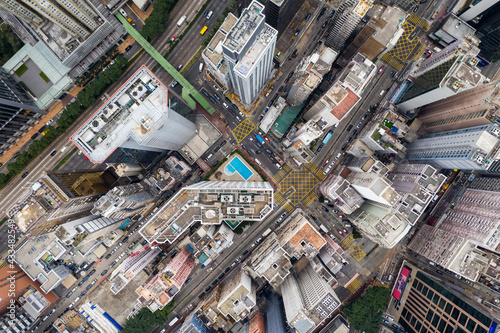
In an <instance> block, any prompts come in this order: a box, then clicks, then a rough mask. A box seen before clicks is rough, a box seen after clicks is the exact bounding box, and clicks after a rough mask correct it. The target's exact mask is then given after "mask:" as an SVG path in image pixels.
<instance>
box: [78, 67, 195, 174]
mask: <svg viewBox="0 0 500 333" xmlns="http://www.w3.org/2000/svg"><path fill="white" fill-rule="evenodd" d="M185 108H186V106H185V105H184V104H183V102H182V101H181V100H179V99H178V98H176V97H175V96H173V95H169V94H168V89H167V88H166V87H165V86H164V85H163V84H162V83H161V82H160V81H159V80H158V78H156V76H154V74H153V73H152V72H151V71H150V70H149V69H148V68H147V67H146V66H141V68H139V69H138V70H137V72H135V73H134V75H132V77H131V78H130V79H129V80H128V81H127V82H125V84H123V86H122V87H120V89H118V90H117V91H116V92H115V93H114V94H113V96H111V97H110V98H109V99H108V100H107V101H106V102H105V103H104V104H103V105H102V106H101V108H100V109H99V110H98V111H97V112H96V113H94V114H93V115H92V117H90V118H89V120H88V121H87V122H86V123H85V124H84V125H83V126H82V127H80V129H79V130H77V131H76V132H75V134H74V135H73V136H72V138H71V140H72V141H73V143H74V144H75V145H76V146H77V147H78V148H79V149H80V150H81V151H82V152H83V153H84V154H85V155H87V156H88V157H89V159H90V160H91V161H92V162H94V163H102V162H106V163H118V162H119V163H145V164H149V163H151V162H152V161H154V160H155V159H156V158H157V157H158V156H159V155H161V154H162V153H164V152H166V151H167V150H179V149H180V148H182V146H183V145H184V144H185V143H186V142H187V141H188V140H189V139H190V138H191V137H192V136H194V135H195V134H196V126H195V124H194V123H192V122H191V121H189V120H187V119H186V118H184V117H183V116H181V115H180V114H179V113H178V112H179V111H185V110H184V109H185Z"/></svg>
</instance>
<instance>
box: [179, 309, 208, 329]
mask: <svg viewBox="0 0 500 333" xmlns="http://www.w3.org/2000/svg"><path fill="white" fill-rule="evenodd" d="M179 332H180V333H210V330H209V329H208V327H207V326H206V325H205V324H204V323H203V322H202V321H201V320H200V318H198V316H197V315H196V313H195V312H194V311H193V312H191V313H190V314H189V315H188V316H187V317H186V319H185V320H184V323H183V324H182V326H181V329H180V330H179Z"/></svg>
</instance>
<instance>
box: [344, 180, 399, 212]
mask: <svg viewBox="0 0 500 333" xmlns="http://www.w3.org/2000/svg"><path fill="white" fill-rule="evenodd" d="M346 180H347V181H348V182H349V183H350V184H351V186H352V188H354V189H355V190H356V192H358V193H359V195H361V197H362V198H363V199H365V200H371V201H375V202H378V203H380V204H382V205H387V206H394V205H395V204H396V203H397V202H398V200H399V199H401V196H400V195H399V194H398V193H397V192H396V190H395V189H394V188H393V187H392V182H391V181H390V180H389V179H388V178H387V177H385V176H383V175H377V174H374V173H360V172H352V173H350V174H349V175H348V176H347V178H346Z"/></svg>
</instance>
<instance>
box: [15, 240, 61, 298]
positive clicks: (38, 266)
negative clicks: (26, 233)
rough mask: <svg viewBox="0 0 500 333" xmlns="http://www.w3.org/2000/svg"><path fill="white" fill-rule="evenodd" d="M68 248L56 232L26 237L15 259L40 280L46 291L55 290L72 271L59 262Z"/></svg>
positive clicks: (41, 287)
mask: <svg viewBox="0 0 500 333" xmlns="http://www.w3.org/2000/svg"><path fill="white" fill-rule="evenodd" d="M66 252H68V248H67V247H66V246H65V245H64V243H63V242H62V241H60V240H59V239H58V238H57V237H56V236H55V235H54V234H46V235H43V236H42V237H36V238H31V239H26V240H25V241H24V242H23V243H22V244H21V245H20V246H19V248H18V249H17V251H16V254H15V255H14V260H15V262H16V263H17V265H18V266H19V267H20V268H21V269H22V270H23V271H24V272H25V273H26V275H28V276H29V277H30V279H32V280H33V281H35V280H37V281H38V282H40V284H41V285H40V289H41V290H42V291H43V292H44V293H46V294H47V293H48V292H50V291H52V290H54V289H55V288H56V287H57V286H59V285H60V284H61V282H62V281H63V280H64V279H65V278H66V277H68V276H69V275H70V274H71V272H70V270H69V268H68V267H66V266H65V265H64V264H63V263H60V262H58V260H59V259H61V258H62V257H63V256H64V255H65V254H66Z"/></svg>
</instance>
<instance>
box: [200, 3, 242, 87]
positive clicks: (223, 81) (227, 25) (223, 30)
mask: <svg viewBox="0 0 500 333" xmlns="http://www.w3.org/2000/svg"><path fill="white" fill-rule="evenodd" d="M237 21H238V18H237V17H236V16H234V15H233V13H229V14H228V15H227V16H226V18H225V19H224V22H223V23H222V25H221V26H220V28H219V30H217V32H216V33H215V35H214V36H213V37H212V39H211V40H210V42H209V43H208V44H207V47H206V48H205V49H204V50H203V52H202V53H201V57H202V58H203V61H204V62H205V65H206V69H207V75H208V76H209V77H210V78H211V79H212V80H213V81H214V82H215V83H216V84H217V86H218V87H220V88H221V89H222V90H228V89H229V88H231V78H230V76H229V67H228V66H227V63H226V61H225V58H224V52H223V49H222V44H224V40H225V39H226V36H227V34H228V33H229V32H230V31H231V29H232V28H233V26H234V25H235V24H236V22H237Z"/></svg>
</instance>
